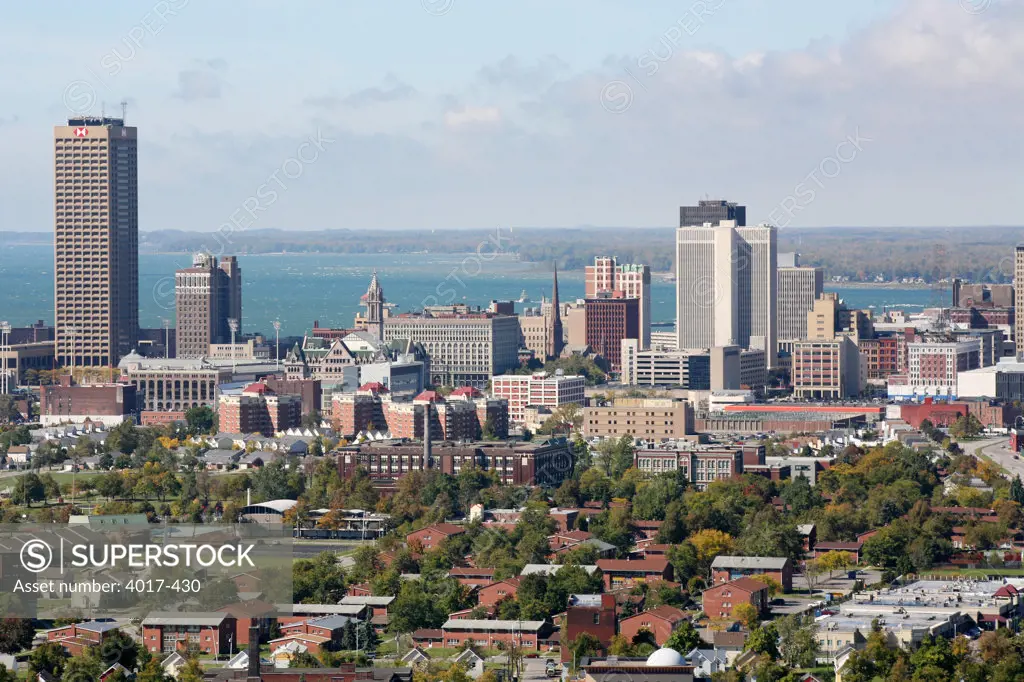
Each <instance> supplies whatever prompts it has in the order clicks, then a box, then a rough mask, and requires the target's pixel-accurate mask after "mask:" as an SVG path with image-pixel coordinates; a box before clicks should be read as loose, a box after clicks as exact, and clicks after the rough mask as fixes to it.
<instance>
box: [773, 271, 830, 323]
mask: <svg viewBox="0 0 1024 682" xmlns="http://www.w3.org/2000/svg"><path fill="white" fill-rule="evenodd" d="M784 256H788V257H787V258H784V259H783V257H782V256H780V265H779V271H778V272H779V274H778V278H779V286H778V338H779V340H780V341H783V340H786V341H795V340H798V339H806V338H807V313H809V312H810V311H811V310H813V309H814V301H815V300H817V299H818V297H819V296H821V294H822V293H823V291H824V285H825V273H824V270H822V269H821V268H815V267H807V266H800V265H799V259H798V257H797V254H795V253H794V254H784ZM783 260H784V261H785V262H782V261H783Z"/></svg>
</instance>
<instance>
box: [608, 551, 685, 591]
mask: <svg viewBox="0 0 1024 682" xmlns="http://www.w3.org/2000/svg"><path fill="white" fill-rule="evenodd" d="M597 567H598V568H600V569H601V572H602V573H604V586H605V589H606V590H611V589H617V588H622V587H632V586H634V585H636V584H638V583H641V582H647V581H653V580H671V579H672V564H670V563H669V562H668V559H666V558H665V557H660V556H659V557H650V558H647V559H598V560H597Z"/></svg>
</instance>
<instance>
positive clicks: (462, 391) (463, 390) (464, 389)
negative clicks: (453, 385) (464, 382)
mask: <svg viewBox="0 0 1024 682" xmlns="http://www.w3.org/2000/svg"><path fill="white" fill-rule="evenodd" d="M451 394H452V395H464V396H468V397H470V398H477V397H479V396H482V395H483V393H481V392H480V390H479V389H477V388H473V387H472V386H460V387H459V388H457V389H455V390H454V391H452V393H451Z"/></svg>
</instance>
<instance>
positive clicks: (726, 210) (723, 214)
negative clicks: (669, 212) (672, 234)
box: [679, 199, 747, 227]
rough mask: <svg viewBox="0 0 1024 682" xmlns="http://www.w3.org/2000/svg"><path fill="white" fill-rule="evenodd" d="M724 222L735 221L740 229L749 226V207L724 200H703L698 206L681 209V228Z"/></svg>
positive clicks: (682, 207)
mask: <svg viewBox="0 0 1024 682" xmlns="http://www.w3.org/2000/svg"><path fill="white" fill-rule="evenodd" d="M723 220H735V221H736V225H737V226H738V227H745V226H746V224H747V207H746V206H739V205H738V204H736V203H733V202H730V201H724V200H722V199H701V200H700V201H698V202H697V205H696V206H680V207H679V227H691V226H693V225H703V224H705V223H711V224H712V225H717V224H718V223H720V222H722V221H723Z"/></svg>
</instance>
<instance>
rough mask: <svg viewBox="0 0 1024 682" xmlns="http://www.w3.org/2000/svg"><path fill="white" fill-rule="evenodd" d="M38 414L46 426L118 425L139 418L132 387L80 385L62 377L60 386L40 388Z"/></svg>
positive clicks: (137, 404)
mask: <svg viewBox="0 0 1024 682" xmlns="http://www.w3.org/2000/svg"><path fill="white" fill-rule="evenodd" d="M39 414H40V422H41V423H42V425H43V426H56V425H58V424H82V423H84V422H86V421H91V422H100V423H103V424H105V425H107V426H116V425H118V424H120V423H121V422H123V421H125V420H126V419H127V420H135V419H137V416H138V414H139V401H138V398H137V397H136V392H135V386H133V385H132V384H93V385H88V386H78V385H74V384H72V381H71V377H70V376H63V377H61V383H60V385H57V386H43V387H41V388H40V389H39Z"/></svg>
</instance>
